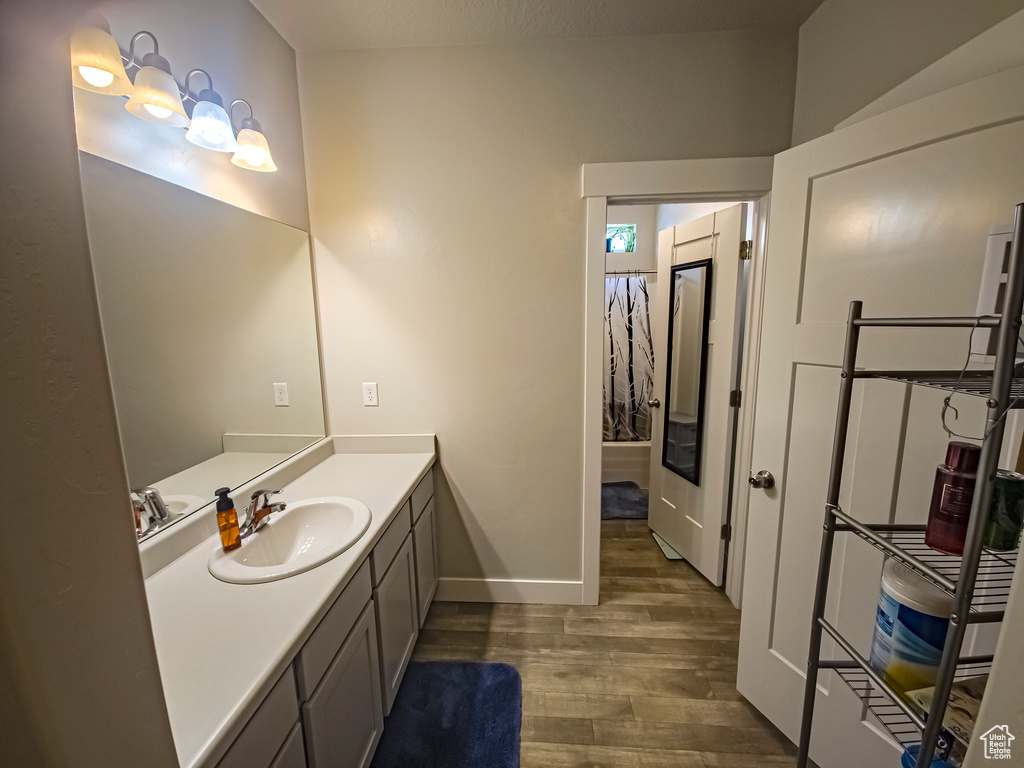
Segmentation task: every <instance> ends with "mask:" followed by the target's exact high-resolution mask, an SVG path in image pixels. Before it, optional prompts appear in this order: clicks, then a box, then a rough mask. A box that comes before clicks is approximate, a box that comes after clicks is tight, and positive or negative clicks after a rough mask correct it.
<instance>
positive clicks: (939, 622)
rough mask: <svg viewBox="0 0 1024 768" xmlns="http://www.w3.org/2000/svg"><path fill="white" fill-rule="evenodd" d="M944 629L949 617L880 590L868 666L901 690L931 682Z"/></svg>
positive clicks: (939, 653) (947, 624) (943, 641)
mask: <svg viewBox="0 0 1024 768" xmlns="http://www.w3.org/2000/svg"><path fill="white" fill-rule="evenodd" d="M948 630H949V619H947V618H942V617H939V616H930V615H929V614H927V613H921V612H920V611H916V610H914V609H913V608H910V607H908V606H906V605H902V604H901V603H899V602H898V601H897V600H895V599H894V598H893V597H891V596H890V595H888V594H887V593H886V592H885V591H882V593H881V594H880V595H879V597H878V611H877V612H876V618H875V632H874V638H873V640H872V642H871V666H873V667H874V668H875V669H877V670H878V671H879V672H881V673H882V674H884V675H886V676H887V677H888V678H889V679H890V682H892V683H894V684H896V685H897V686H898V687H899V688H901V689H902V690H904V691H909V690H914V689H915V688H923V687H927V686H928V685H934V683H935V675H936V672H937V671H938V667H939V662H940V661H941V659H942V648H943V646H944V645H945V643H946V633H947V631H948Z"/></svg>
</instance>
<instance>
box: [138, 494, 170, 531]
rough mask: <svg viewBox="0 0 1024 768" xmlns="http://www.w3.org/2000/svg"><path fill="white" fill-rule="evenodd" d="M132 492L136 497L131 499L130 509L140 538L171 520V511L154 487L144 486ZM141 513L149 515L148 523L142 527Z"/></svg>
mask: <svg viewBox="0 0 1024 768" xmlns="http://www.w3.org/2000/svg"><path fill="white" fill-rule="evenodd" d="M132 493H133V494H134V495H135V496H136V497H137V498H135V499H132V511H133V514H134V516H135V532H136V534H138V537H139V538H140V539H141V538H143V537H144V536H147V535H148V534H150V533H153V532H154V531H156V530H157V529H158V528H162V527H163V526H165V525H167V523H169V522H170V521H171V513H170V512H169V511H168V510H167V505H166V504H165V503H164V500H163V497H161V496H160V491H158V490H157V489H156V488H153V487H151V486H146V487H145V488H137V489H135V490H134V491H132ZM143 513H145V514H146V515H148V516H149V524H148V525H147V526H146V527H145V528H143V527H142V515H143Z"/></svg>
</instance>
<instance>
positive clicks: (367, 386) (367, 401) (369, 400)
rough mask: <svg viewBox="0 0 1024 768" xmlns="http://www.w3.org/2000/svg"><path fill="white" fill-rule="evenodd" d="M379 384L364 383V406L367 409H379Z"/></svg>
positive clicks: (372, 382) (373, 382) (374, 382)
mask: <svg viewBox="0 0 1024 768" xmlns="http://www.w3.org/2000/svg"><path fill="white" fill-rule="evenodd" d="M377 405H378V402H377V382H376V381H364V382H363V406H364V407H366V408H375V407H377Z"/></svg>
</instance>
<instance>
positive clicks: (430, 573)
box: [412, 499, 437, 627]
mask: <svg viewBox="0 0 1024 768" xmlns="http://www.w3.org/2000/svg"><path fill="white" fill-rule="evenodd" d="M412 536H413V544H414V545H415V549H416V594H417V596H418V598H419V613H420V627H422V626H423V622H424V621H426V620H427V611H429V610H430V603H431V602H433V600H434V593H435V592H436V591H437V533H436V532H435V528H434V501H433V499H431V501H430V503H429V504H427V508H426V509H425V510H424V511H423V514H422V515H420V519H419V520H417V521H416V526H415V527H414V528H413V531H412Z"/></svg>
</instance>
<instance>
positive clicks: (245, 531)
mask: <svg viewBox="0 0 1024 768" xmlns="http://www.w3.org/2000/svg"><path fill="white" fill-rule="evenodd" d="M279 493H281V491H270V490H266V489H260V490H258V491H253V494H252V498H250V500H249V503H248V504H247V505H246V507H245V522H244V523H242V525H241V526H240V527H239V531H240V532H241V537H242V538H243V539H245V538H247V537H249V536H251V535H252V534H254V533H256V532H257V531H259V530H260V529H261V528H262V527H263V526H264V525H266V524H267V518H269V517H270V516H271V515H272V514H274V513H275V512H283V511H284V509H285V504H284V502H281V501H278V502H275V503H273V504H271V503H270V497H271V496H276V495H277V494H279Z"/></svg>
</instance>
